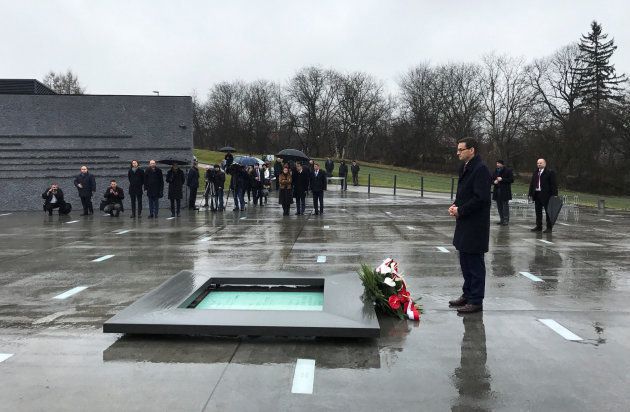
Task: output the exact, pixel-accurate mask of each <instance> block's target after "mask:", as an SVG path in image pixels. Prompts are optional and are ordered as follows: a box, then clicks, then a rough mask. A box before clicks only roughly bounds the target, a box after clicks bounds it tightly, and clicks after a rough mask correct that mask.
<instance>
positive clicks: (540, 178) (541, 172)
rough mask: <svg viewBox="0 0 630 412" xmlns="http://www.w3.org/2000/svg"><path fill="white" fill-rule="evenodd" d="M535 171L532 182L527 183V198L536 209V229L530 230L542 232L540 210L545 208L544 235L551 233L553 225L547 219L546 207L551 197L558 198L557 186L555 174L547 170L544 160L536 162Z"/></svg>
mask: <svg viewBox="0 0 630 412" xmlns="http://www.w3.org/2000/svg"><path fill="white" fill-rule="evenodd" d="M536 166H537V169H536V170H535V171H534V173H533V174H532V180H531V182H530V183H529V197H530V198H532V199H533V200H534V206H535V208H536V227H534V228H532V232H540V231H542V210H543V208H545V215H546V218H547V228H546V229H545V231H544V233H551V230H552V229H553V224H552V223H551V220H550V219H549V212H548V211H547V205H548V204H549V198H550V197H551V196H558V184H557V183H556V173H555V172H554V171H553V170H549V169H548V168H547V161H546V160H545V159H538V160H537V161H536Z"/></svg>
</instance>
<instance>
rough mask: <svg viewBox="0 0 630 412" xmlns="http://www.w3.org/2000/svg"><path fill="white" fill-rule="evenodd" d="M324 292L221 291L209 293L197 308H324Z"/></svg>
mask: <svg viewBox="0 0 630 412" xmlns="http://www.w3.org/2000/svg"><path fill="white" fill-rule="evenodd" d="M323 306H324V292H241V291H238V292H220V291H213V292H210V293H208V296H206V297H205V298H204V299H203V300H202V301H201V302H199V304H198V305H197V307H196V309H232V310H323Z"/></svg>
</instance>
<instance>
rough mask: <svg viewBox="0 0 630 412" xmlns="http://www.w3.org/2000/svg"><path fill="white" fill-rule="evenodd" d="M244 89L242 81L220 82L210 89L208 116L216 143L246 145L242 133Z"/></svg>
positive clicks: (207, 105)
mask: <svg viewBox="0 0 630 412" xmlns="http://www.w3.org/2000/svg"><path fill="white" fill-rule="evenodd" d="M244 91H245V86H244V85H243V83H241V82H232V83H228V82H222V83H218V84H216V85H215V86H214V87H213V88H212V89H211V90H210V93H209V95H208V102H207V104H206V116H207V117H208V119H207V121H208V125H209V128H210V132H211V136H212V140H213V142H214V144H216V145H219V146H225V145H233V146H236V147H240V146H243V145H244V143H245V139H244V138H243V136H242V133H241V130H242V121H243V118H242V115H243V96H244Z"/></svg>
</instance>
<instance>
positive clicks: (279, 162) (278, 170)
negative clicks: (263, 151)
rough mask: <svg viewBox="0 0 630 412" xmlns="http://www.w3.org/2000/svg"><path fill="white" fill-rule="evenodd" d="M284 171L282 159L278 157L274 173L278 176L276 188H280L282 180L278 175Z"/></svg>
mask: <svg viewBox="0 0 630 412" xmlns="http://www.w3.org/2000/svg"><path fill="white" fill-rule="evenodd" d="M280 173H282V159H281V158H279V157H277V158H276V162H275V163H274V164H273V175H274V176H275V177H276V190H279V185H280V182H279V181H278V176H280Z"/></svg>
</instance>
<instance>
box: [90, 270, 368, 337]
mask: <svg viewBox="0 0 630 412" xmlns="http://www.w3.org/2000/svg"><path fill="white" fill-rule="evenodd" d="M211 284H230V285H255V286H265V285H307V286H322V285H323V288H324V306H323V310H322V311H279V310H223V309H216V310H215V309H211V310H206V309H199V310H196V309H190V308H188V306H189V305H190V304H191V302H193V301H194V300H195V299H196V298H197V297H198V296H199V295H200V294H201V293H203V292H204V291H205V290H206V289H207V287H209V286H210V285H211ZM278 293H282V292H278ZM362 293H363V287H362V286H361V282H359V280H358V278H357V277H356V276H352V275H348V274H345V275H321V276H318V277H308V278H307V277H288V276H287V275H286V274H276V275H273V274H265V275H256V277H239V276H211V275H202V274H198V273H194V272H190V271H181V272H179V273H178V274H176V275H175V276H173V277H172V278H170V279H168V280H167V281H166V282H164V283H163V284H162V285H160V286H158V287H157V288H156V289H154V290H152V291H151V292H149V293H147V294H146V295H144V296H143V297H141V298H140V299H139V300H137V301H136V302H134V303H132V304H131V305H130V306H129V307H127V308H125V309H124V310H123V311H122V312H120V313H118V314H117V315H115V316H114V317H113V318H111V319H109V320H108V321H106V322H105V323H104V324H103V332H105V333H129V334H181V335H222V336H233V335H261V336H263V335H264V336H322V337H343V338H373V337H378V336H379V333H380V327H379V323H378V319H377V317H376V314H375V312H374V306H373V305H372V304H371V303H369V302H364V301H363V300H362V299H361V295H362Z"/></svg>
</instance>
